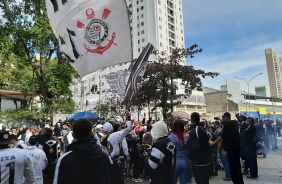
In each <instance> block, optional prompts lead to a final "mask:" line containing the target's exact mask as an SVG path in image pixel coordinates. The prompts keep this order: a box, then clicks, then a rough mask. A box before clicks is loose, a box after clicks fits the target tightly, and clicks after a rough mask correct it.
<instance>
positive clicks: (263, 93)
mask: <svg viewBox="0 0 282 184" xmlns="http://www.w3.org/2000/svg"><path fill="white" fill-rule="evenodd" d="M255 91H256V95H259V96H264V97H265V96H266V87H265V86H258V87H256V88H255Z"/></svg>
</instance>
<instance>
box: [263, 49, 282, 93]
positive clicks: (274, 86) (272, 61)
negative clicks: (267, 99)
mask: <svg viewBox="0 0 282 184" xmlns="http://www.w3.org/2000/svg"><path fill="white" fill-rule="evenodd" d="M265 59H266V66H267V73H268V81H269V89H270V95H271V96H272V97H279V98H282V87H281V84H282V58H281V57H280V56H279V54H278V53H277V52H275V51H274V50H272V49H271V48H270V49H266V50H265Z"/></svg>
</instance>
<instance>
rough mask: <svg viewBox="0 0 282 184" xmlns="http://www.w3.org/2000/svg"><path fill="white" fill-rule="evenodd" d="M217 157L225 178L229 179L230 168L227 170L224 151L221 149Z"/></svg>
mask: <svg viewBox="0 0 282 184" xmlns="http://www.w3.org/2000/svg"><path fill="white" fill-rule="evenodd" d="M219 155H220V159H221V162H222V165H223V167H224V171H225V174H226V178H231V174H230V168H229V163H228V156H227V153H226V151H224V149H221V150H220V151H219Z"/></svg>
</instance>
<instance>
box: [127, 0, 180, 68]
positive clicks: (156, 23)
mask: <svg viewBox="0 0 282 184" xmlns="http://www.w3.org/2000/svg"><path fill="white" fill-rule="evenodd" d="M127 4H128V10H129V14H130V25H131V29H132V37H133V56H134V57H136V58H137V57H138V56H139V54H140V53H141V52H142V48H144V47H145V46H146V44H147V43H148V42H150V43H152V44H153V45H154V47H155V48H156V49H157V50H160V51H168V52H169V53H171V51H172V49H174V48H176V47H177V48H184V46H185V44H184V27H183V12H182V0H127ZM183 62H185V61H183ZM183 64H185V63H183Z"/></svg>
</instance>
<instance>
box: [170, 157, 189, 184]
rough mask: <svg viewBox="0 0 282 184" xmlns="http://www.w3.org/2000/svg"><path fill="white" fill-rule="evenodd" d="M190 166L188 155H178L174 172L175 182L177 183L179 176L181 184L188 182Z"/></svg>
mask: <svg viewBox="0 0 282 184" xmlns="http://www.w3.org/2000/svg"><path fill="white" fill-rule="evenodd" d="M187 173H188V166H187V158H186V157H176V166H175V174H174V181H173V183H174V184H177V180H178V178H180V184H186V183H187V180H188V174H187Z"/></svg>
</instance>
